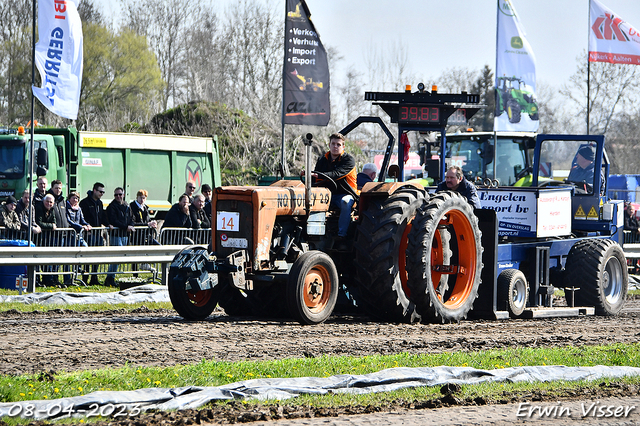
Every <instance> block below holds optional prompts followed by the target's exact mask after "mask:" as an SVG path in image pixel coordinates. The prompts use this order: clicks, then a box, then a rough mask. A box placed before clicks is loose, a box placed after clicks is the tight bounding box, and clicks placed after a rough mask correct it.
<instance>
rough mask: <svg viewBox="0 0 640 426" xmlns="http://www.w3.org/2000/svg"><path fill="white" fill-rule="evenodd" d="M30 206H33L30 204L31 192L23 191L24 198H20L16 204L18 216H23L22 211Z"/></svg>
mask: <svg viewBox="0 0 640 426" xmlns="http://www.w3.org/2000/svg"><path fill="white" fill-rule="evenodd" d="M29 204H31V203H30V202H29V190H28V189H25V190H24V191H22V197H20V199H19V200H18V203H17V204H16V214H17V215H18V216H20V215H21V214H22V211H23V210H24V209H26V208H27V207H28V206H29Z"/></svg>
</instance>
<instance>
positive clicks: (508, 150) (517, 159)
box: [496, 138, 527, 186]
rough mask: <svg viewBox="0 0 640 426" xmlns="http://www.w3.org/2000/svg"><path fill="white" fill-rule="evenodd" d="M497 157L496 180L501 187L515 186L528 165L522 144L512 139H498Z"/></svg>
mask: <svg viewBox="0 0 640 426" xmlns="http://www.w3.org/2000/svg"><path fill="white" fill-rule="evenodd" d="M497 157H498V162H497V164H496V179H497V180H498V182H499V183H500V185H505V186H512V185H514V184H515V183H516V181H517V179H516V176H517V175H518V173H520V172H521V171H522V170H523V169H524V168H525V167H526V165H527V158H526V155H525V148H524V147H523V146H522V143H520V142H518V141H514V140H513V139H510V138H509V139H506V138H498V149H497Z"/></svg>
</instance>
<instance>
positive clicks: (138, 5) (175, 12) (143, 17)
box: [123, 0, 210, 109]
mask: <svg viewBox="0 0 640 426" xmlns="http://www.w3.org/2000/svg"><path fill="white" fill-rule="evenodd" d="M123 10H124V13H125V17H124V26H126V27H128V28H131V29H132V30H133V31H135V32H136V33H137V34H139V35H142V36H145V37H147V40H148V41H149V44H150V46H151V49H152V50H153V51H154V52H155V54H156V57H157V60H158V65H159V66H160V72H161V75H162V79H163V80H164V82H165V83H166V86H165V89H164V93H163V95H162V107H163V109H166V108H168V107H169V106H173V105H177V104H179V103H181V102H187V101H188V100H189V99H188V98H187V93H188V91H187V84H188V77H187V76H188V72H187V68H188V62H187V46H188V44H187V40H188V33H189V29H190V28H194V27H198V26H199V25H200V24H201V22H200V18H202V17H203V16H205V17H207V16H210V14H209V13H208V10H207V9H206V6H205V5H203V4H202V3H200V2H199V1H197V0H160V1H157V0H124V8H123Z"/></svg>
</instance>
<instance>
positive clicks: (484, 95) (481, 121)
mask: <svg viewBox="0 0 640 426" xmlns="http://www.w3.org/2000/svg"><path fill="white" fill-rule="evenodd" d="M471 93H477V94H479V95H480V105H486V107H484V108H480V111H478V112H477V113H476V114H475V115H474V116H473V117H471V119H470V120H469V125H470V126H471V127H473V128H475V129H477V130H478V131H481V132H491V131H493V118H494V113H493V112H494V111H495V105H496V95H495V93H496V91H495V79H494V78H493V71H492V70H491V68H490V67H489V65H485V66H484V68H482V70H481V71H480V76H479V77H478V79H477V80H476V81H475V83H474V84H473V85H472V86H471Z"/></svg>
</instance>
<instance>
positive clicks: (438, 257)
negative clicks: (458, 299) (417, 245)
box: [431, 229, 444, 300]
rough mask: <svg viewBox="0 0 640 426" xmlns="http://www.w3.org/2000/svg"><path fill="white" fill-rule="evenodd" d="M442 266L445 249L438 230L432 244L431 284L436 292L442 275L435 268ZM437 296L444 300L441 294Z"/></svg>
mask: <svg viewBox="0 0 640 426" xmlns="http://www.w3.org/2000/svg"><path fill="white" fill-rule="evenodd" d="M442 264H444V248H443V247H442V237H441V236H440V232H439V231H438V230H437V229H436V232H435V235H434V236H433V240H432V242H431V284H433V288H434V290H437V289H438V286H439V285H440V279H441V278H442V273H441V272H437V271H434V270H433V266H434V265H442ZM436 293H437V292H436ZM437 294H438V299H441V300H442V295H441V294H440V293H437Z"/></svg>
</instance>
